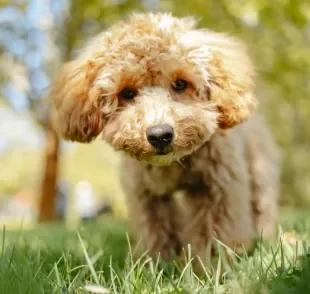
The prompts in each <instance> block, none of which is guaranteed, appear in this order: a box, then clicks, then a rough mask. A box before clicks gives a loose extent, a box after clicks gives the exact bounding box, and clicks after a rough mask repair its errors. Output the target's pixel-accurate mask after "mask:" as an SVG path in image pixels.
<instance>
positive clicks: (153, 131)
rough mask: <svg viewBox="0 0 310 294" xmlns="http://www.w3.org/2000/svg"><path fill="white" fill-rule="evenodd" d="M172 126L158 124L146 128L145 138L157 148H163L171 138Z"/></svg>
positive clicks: (168, 143) (169, 142)
mask: <svg viewBox="0 0 310 294" xmlns="http://www.w3.org/2000/svg"><path fill="white" fill-rule="evenodd" d="M173 135H174V134H173V128H172V127H171V126H169V125H168V124H160V125H157V126H153V127H150V128H148V129H147V130H146V136H147V140H148V141H149V142H150V143H151V145H152V146H154V147H155V148H157V149H158V150H164V149H165V148H166V147H167V146H169V145H170V144H171V142H172V139H173Z"/></svg>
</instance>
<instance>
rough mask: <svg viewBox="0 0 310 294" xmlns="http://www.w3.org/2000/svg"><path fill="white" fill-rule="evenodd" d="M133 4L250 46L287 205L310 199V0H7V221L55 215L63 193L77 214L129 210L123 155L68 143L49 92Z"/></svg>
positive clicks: (1, 100) (0, 36)
mask: <svg viewBox="0 0 310 294" xmlns="http://www.w3.org/2000/svg"><path fill="white" fill-rule="evenodd" d="M132 11H168V12H172V13H173V14H175V15H178V16H185V15H189V14H190V15H194V16H197V17H198V18H200V26H204V27H208V28H210V29H213V30H216V31H225V32H228V33H231V34H233V35H236V36H238V37H240V38H241V39H242V40H244V41H245V42H246V43H247V44H248V46H249V48H250V53H251V55H252V58H253V59H254V62H255V64H256V66H257V70H258V78H257V95H258V97H259V100H260V110H259V111H260V112H261V113H263V114H264V115H265V116H266V119H267V121H268V124H269V126H270V128H271V130H272V133H273V135H274V137H275V139H276V141H277V142H278V144H279V145H280V147H281V149H282V152H283V172H282V188H281V205H282V206H283V207H289V208H298V207H307V206H310V152H309V145H310V119H309V118H310V1H308V0H294V1H293V0H273V1H268V0H234V1H231V0H217V1H214V0H191V1H181V0H179V1H177V0H174V1H167V0H141V1H133V0H127V1H126V0H89V1H86V0H71V1H70V0H28V1H26V0H0V222H7V221H8V220H11V221H12V222H14V221H16V220H19V219H21V218H24V217H25V212H27V214H26V215H27V219H28V220H29V221H30V222H35V221H36V219H37V218H39V219H40V220H48V219H53V218H54V217H55V214H54V213H53V212H52V210H51V209H50V208H51V205H52V200H53V199H54V198H55V197H56V199H57V201H56V203H57V210H56V214H57V217H59V218H62V219H65V220H67V221H70V220H71V221H74V220H75V219H76V218H79V217H80V216H82V217H83V216H84V217H89V216H94V215H96V214H99V213H98V210H101V213H105V212H109V211H110V210H111V209H112V211H113V213H114V215H115V216H116V217H120V218H123V217H126V207H125V205H124V201H123V195H122V191H121V189H120V185H119V179H118V172H119V162H120V158H119V155H118V154H116V153H114V152H113V151H112V150H111V148H109V147H108V146H107V145H106V144H105V143H104V142H102V141H101V140H100V138H99V139H98V140H96V141H95V142H94V143H92V144H90V145H82V144H73V143H67V142H63V141H59V140H58V138H57V136H56V135H55V133H54V131H53V130H52V129H51V127H50V124H49V120H48V117H49V116H48V114H49V112H48V102H47V94H48V86H49V83H50V80H51V77H53V75H54V74H55V72H57V68H58V67H59V65H60V64H61V63H62V62H64V61H66V60H68V59H70V58H71V57H73V56H74V55H75V53H76V51H77V50H78V49H79V48H80V46H82V45H83V44H84V43H85V41H86V40H88V39H89V38H91V36H93V35H95V34H96V33H98V32H100V31H101V30H104V29H105V28H106V27H107V26H109V25H110V24H112V23H114V22H115V21H117V20H118V19H120V18H122V17H124V16H125V15H126V14H128V13H130V12H132ZM42 199H44V200H43V202H42ZM85 203H88V206H87V205H85ZM86 206H87V207H88V208H87V207H86ZM79 207H82V208H84V210H85V209H86V210H87V209H88V212H87V211H84V212H83V211H82V210H81V209H80V208H79ZM40 208H41V209H40Z"/></svg>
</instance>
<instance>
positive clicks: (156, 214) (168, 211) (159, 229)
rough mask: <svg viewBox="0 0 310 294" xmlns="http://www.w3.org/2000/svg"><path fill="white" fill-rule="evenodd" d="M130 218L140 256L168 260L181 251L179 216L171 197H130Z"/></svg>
mask: <svg viewBox="0 0 310 294" xmlns="http://www.w3.org/2000/svg"><path fill="white" fill-rule="evenodd" d="M131 196H132V197H130V198H129V199H128V208H129V217H130V221H131V224H132V225H133V231H134V235H135V237H136V241H137V242H139V243H138V251H139V253H144V252H145V251H148V252H149V254H150V255H151V256H152V257H157V256H158V254H160V257H161V258H163V259H165V260H169V259H171V258H172V257H173V256H174V255H178V254H179V253H180V251H181V247H180V246H181V244H180V240H179V236H178V233H179V230H178V226H177V222H176V220H177V218H178V213H177V210H176V207H175V202H174V199H173V198H172V196H171V195H162V196H154V195H152V194H151V193H149V192H147V191H146V192H144V193H143V195H131Z"/></svg>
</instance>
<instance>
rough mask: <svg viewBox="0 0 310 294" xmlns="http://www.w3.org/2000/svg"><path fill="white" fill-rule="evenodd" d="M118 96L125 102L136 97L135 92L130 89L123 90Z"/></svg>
mask: <svg viewBox="0 0 310 294" xmlns="http://www.w3.org/2000/svg"><path fill="white" fill-rule="evenodd" d="M119 96H120V97H121V98H123V99H125V100H132V99H133V98H135V97H136V96H137V91H136V90H133V89H130V88H124V89H123V90H122V91H121V92H120V93H119Z"/></svg>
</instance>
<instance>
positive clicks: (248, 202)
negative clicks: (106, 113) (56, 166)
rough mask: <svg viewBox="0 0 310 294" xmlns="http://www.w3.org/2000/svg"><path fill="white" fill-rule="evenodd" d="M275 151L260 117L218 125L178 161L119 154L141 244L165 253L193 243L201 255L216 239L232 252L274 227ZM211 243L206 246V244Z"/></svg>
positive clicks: (194, 250)
mask: <svg viewBox="0 0 310 294" xmlns="http://www.w3.org/2000/svg"><path fill="white" fill-rule="evenodd" d="M279 172H280V170H279V152H278V148H277V146H276V145H275V144H274V142H273V140H272V138H271V136H270V133H269V131H268V129H267V128H266V125H265V123H264V121H263V119H262V117H260V116H254V117H253V118H251V119H250V120H249V121H247V122H245V123H243V124H241V125H239V126H236V127H234V128H232V129H230V130H227V131H219V132H217V133H216V134H214V135H213V136H212V137H211V139H210V140H209V141H208V142H207V143H206V144H204V145H203V146H202V147H201V148H200V149H199V150H197V151H196V152H194V153H193V154H192V155H190V156H188V157H186V158H185V159H184V160H183V161H182V162H181V164H179V163H177V162H175V163H173V164H172V165H170V166H168V167H156V166H152V165H150V164H143V163H141V162H138V161H136V160H135V159H131V158H129V157H124V159H123V168H122V179H121V182H122V184H123V187H124V191H125V192H126V195H127V202H128V207H129V215H130V220H131V221H132V223H133V231H134V232H135V233H136V237H137V239H140V238H142V240H141V241H142V244H143V246H142V250H145V249H149V250H151V253H155V254H156V253H157V252H160V253H161V255H162V256H163V257H164V258H167V257H168V256H169V255H170V254H171V253H177V254H179V253H180V251H181V250H182V248H185V249H186V247H187V244H190V245H191V250H192V253H193V254H194V255H198V256H200V257H201V258H202V260H204V258H205V256H206V254H207V253H208V252H207V250H206V248H207V247H208V245H212V246H211V247H210V248H211V250H212V253H214V252H216V248H217V246H218V244H217V242H216V240H215V239H213V237H214V238H217V239H219V240H220V241H222V242H223V243H225V244H226V245H228V246H229V247H230V248H233V249H235V250H237V249H240V250H243V247H244V248H245V249H249V248H250V246H251V245H252V244H253V243H252V242H253V241H254V240H255V238H259V237H260V235H261V234H262V236H263V237H265V238H269V237H271V236H272V235H273V234H274V232H275V230H276V223H277V215H278V206H277V202H278V195H279V190H278V189H279ZM208 243H209V244H208Z"/></svg>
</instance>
